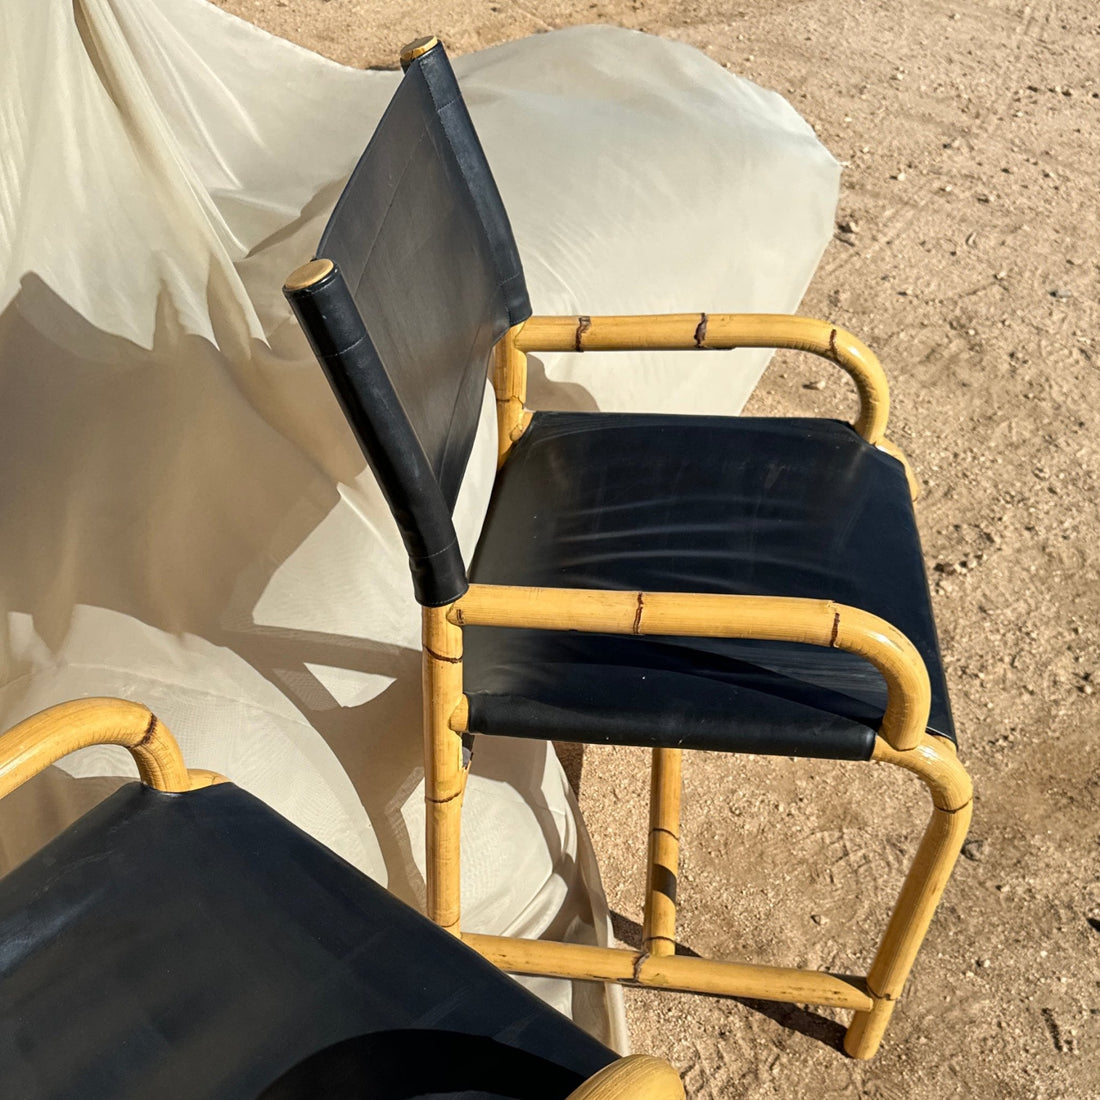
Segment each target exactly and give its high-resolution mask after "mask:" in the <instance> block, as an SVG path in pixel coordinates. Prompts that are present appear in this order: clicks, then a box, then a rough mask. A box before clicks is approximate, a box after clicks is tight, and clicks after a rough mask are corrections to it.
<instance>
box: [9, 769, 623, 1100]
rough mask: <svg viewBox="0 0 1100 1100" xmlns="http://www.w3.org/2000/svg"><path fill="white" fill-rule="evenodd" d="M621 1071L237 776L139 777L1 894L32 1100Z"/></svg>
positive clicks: (296, 1099) (16, 1071) (512, 1081)
mask: <svg viewBox="0 0 1100 1100" xmlns="http://www.w3.org/2000/svg"><path fill="white" fill-rule="evenodd" d="M615 1059H616V1055H614V1054H613V1053H612V1052H611V1051H610V1050H608V1049H607V1048H605V1047H604V1046H602V1045H601V1044H600V1043H598V1042H596V1041H595V1040H594V1039H591V1038H590V1037H589V1036H587V1035H586V1034H584V1032H582V1031H581V1030H580V1029H579V1028H577V1027H575V1026H574V1025H573V1024H572V1023H571V1022H570V1021H569V1020H567V1019H566V1018H565V1017H564V1016H562V1015H560V1014H559V1013H557V1012H555V1011H554V1010H553V1009H551V1008H549V1007H547V1006H546V1005H545V1004H544V1003H543V1002H542V1001H540V1000H538V999H537V998H536V997H534V996H532V995H531V994H530V993H528V992H527V991H526V990H524V989H523V988H521V987H520V986H519V985H517V984H516V983H515V982H513V981H512V980H511V979H510V978H508V977H507V976H505V975H504V974H502V973H500V971H498V970H497V969H496V967H494V966H492V965H491V964H490V963H488V962H486V961H485V960H484V959H482V958H481V957H480V956H479V955H478V954H477V953H476V952H474V951H472V950H471V949H470V948H468V947H465V946H463V945H462V944H461V943H459V942H458V941H457V940H456V939H455V938H454V937H453V936H451V935H449V934H448V933H446V932H444V931H442V930H441V929H439V928H438V927H437V926H435V925H434V924H432V923H431V922H430V921H429V920H427V919H426V918H424V917H422V916H420V915H419V914H418V913H416V912H414V911H413V910H411V909H410V908H409V907H408V906H406V905H404V904H402V903H401V902H400V901H398V900H397V899H396V898H394V897H393V896H392V895H390V894H388V893H387V892H386V891H385V890H383V889H382V887H380V886H378V885H377V884H376V883H374V882H372V881H371V880H370V879H368V878H367V877H366V876H364V875H362V874H361V873H360V872H358V871H357V870H356V869H355V868H353V867H351V866H350V865H349V864H347V863H345V862H344V861H343V860H341V859H340V858H339V857H337V856H335V855H333V853H332V852H330V851H329V850H328V849H327V848H325V847H323V846H322V845H320V844H318V843H317V842H316V841H314V840H312V839H311V838H310V837H309V836H307V835H306V834H305V833H303V832H301V831H300V830H299V829H297V828H295V827H294V826H292V825H291V824H290V823H289V822H287V821H286V820H284V819H283V818H281V817H280V816H279V815H278V814H276V813H275V812H274V811H273V810H271V809H269V808H268V807H267V806H266V805H264V804H263V803H262V802H260V801H258V800H257V799H255V798H253V797H252V796H251V795H249V794H247V793H246V792H244V791H242V790H240V789H239V788H237V787H235V786H233V785H231V784H222V785H219V786H214V787H208V788H205V789H202V790H197V791H191V792H186V793H182V794H166V793H162V792H160V791H156V790H153V789H151V788H149V787H145V786H143V785H141V784H138V783H134V784H128V785H127V786H125V787H123V788H121V789H120V790H119V791H118V792H117V793H116V794H114V795H113V796H112V797H111V798H110V799H108V800H107V801H106V802H104V803H102V804H101V805H100V806H98V807H97V808H96V809H94V810H93V811H91V812H90V813H88V814H87V815H85V816H84V817H83V818H81V819H80V821H79V822H77V823H76V824H75V825H73V826H72V827H71V828H70V829H69V830H67V831H66V832H65V833H64V834H62V836H61V837H59V838H58V839H57V840H56V841H54V842H53V843H52V844H50V845H48V846H47V847H46V848H45V849H43V850H42V851H41V852H39V853H38V854H37V855H36V856H34V857H32V858H31V859H30V860H28V861H27V862H26V863H25V864H23V865H22V866H20V867H19V868H17V869H16V870H15V871H13V872H12V873H11V874H10V875H8V876H7V877H5V878H4V879H3V880H0V1082H2V1084H0V1093H2V1094H3V1095H4V1096H5V1097H11V1098H12V1100H16V1098H18V1100H38V1098H42V1100H46V1098H48V1100H59V1098H62V1097H74V1098H76V1097H80V1098H85V1097H88V1098H92V1097H94V1098H96V1100H123V1098H126V1097H133V1098H135V1100H136V1098H139V1097H140V1098H142V1100H144V1098H146V1097H158V1098H165V1100H170V1098H179V1100H202V1098H209V1100H232V1098H240V1100H255V1098H256V1097H258V1096H260V1095H261V1094H263V1095H264V1096H265V1097H269V1098H270V1100H302V1098H306V1097H310V1098H313V1097H321V1096H324V1097H326V1098H329V1100H332V1098H337V1100H339V1098H341V1097H345V1096H346V1097H348V1098H349V1100H350V1097H352V1096H354V1097H357V1098H358V1097H371V1098H372V1100H399V1098H400V1100H407V1098H411V1097H434V1096H438V1097H443V1096H446V1097H448V1098H456V1097H466V1098H469V1100H474V1098H478V1100H495V1098H502V1097H532V1098H538V1100H549V1098H554V1100H562V1098H563V1097H566V1096H568V1095H569V1093H570V1092H571V1091H572V1090H573V1089H575V1088H576V1087H577V1086H578V1085H579V1084H580V1083H581V1082H582V1081H583V1080H584V1079H585V1078H587V1077H588V1076H590V1075H591V1074H592V1073H594V1072H596V1071H597V1070H599V1069H601V1068H602V1067H604V1066H606V1065H608V1064H610V1063H611V1062H613V1061H615ZM265 1090H266V1091H265Z"/></svg>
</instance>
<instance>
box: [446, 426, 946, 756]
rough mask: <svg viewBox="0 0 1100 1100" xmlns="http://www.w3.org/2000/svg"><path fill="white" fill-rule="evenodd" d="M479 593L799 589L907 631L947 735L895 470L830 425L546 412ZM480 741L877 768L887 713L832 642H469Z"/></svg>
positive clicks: (503, 497) (870, 671)
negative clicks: (487, 588)
mask: <svg viewBox="0 0 1100 1100" xmlns="http://www.w3.org/2000/svg"><path fill="white" fill-rule="evenodd" d="M471 577H472V579H474V580H475V581H477V582H479V583H485V584H516V585H537V586H547V587H578V588H615V589H631V590H633V589H637V590H650V591H666V592H668V591H683V592H693V591H694V592H726V593H738V594H748V595H781V596H804V597H811V598H818V599H831V600H835V601H837V602H839V603H846V604H852V605H853V606H855V607H859V608H862V609H864V610H866V611H869V612H872V613H873V614H876V615H879V616H881V617H882V618H884V619H886V620H887V621H889V622H891V623H893V624H894V625H895V626H897V627H898V628H899V629H901V630H902V631H903V632H904V633H905V634H906V635H907V636H908V637H909V638H910V640H911V641H912V642H913V643H914V644H915V645H916V647H917V648H918V650H919V651H920V653H921V655H922V656H923V658H924V660H925V663H926V664H927V666H928V670H929V676H930V679H931V682H932V695H933V702H932V710H931V716H930V719H929V727H930V729H931V730H932V731H933V732H935V733H939V734H942V735H945V736H948V737H952V738H953V737H954V726H953V723H952V720H951V712H950V706H949V703H948V699H947V690H946V684H945V681H944V676H943V668H942V661H941V658H940V654H939V646H938V643H937V639H936V631H935V625H934V623H933V619H932V613H931V607H930V602H929V596H928V587H927V582H926V579H925V573H924V563H923V558H922V555H921V549H920V543H919V540H918V537H917V531H916V524H915V521H914V516H913V510H912V505H911V503H910V500H909V493H908V489H907V487H906V483H905V476H904V473H903V471H902V468H901V465H900V464H899V463H898V462H897V461H896V460H895V459H893V458H891V457H890V456H888V455H886V454H884V453H883V452H881V451H879V450H877V449H876V448H874V447H871V446H869V445H868V444H866V443H865V442H864V441H863V440H862V439H860V438H859V436H857V435H856V434H855V433H854V432H853V431H852V430H851V428H849V427H848V426H847V425H846V424H842V423H840V422H838V421H830V420H773V419H755V418H724V417H694V416H692V417H685V416H660V415H643V414H600V413H537V414H536V415H535V417H534V419H533V421H532V423H531V426H530V427H529V428H528V430H527V432H526V433H525V434H524V435H523V437H522V438H521V439H520V440H519V442H518V443H517V444H516V445H515V446H514V447H513V449H512V451H511V453H510V455H509V457H508V460H507V462H506V463H505V465H504V467H503V468H502V470H501V473H500V476H499V477H498V481H497V486H496V489H495V491H494V495H493V500H492V503H491V504H490V508H489V516H488V519H487V521H486V527H485V530H484V532H483V534H482V538H481V542H480V543H479V546H478V550H477V554H476V555H475V559H474V563H473V565H472V567H471ZM466 688H467V692H468V694H469V696H470V728H471V729H472V730H474V731H475V732H481V733H492V734H510V735H517V736H532V737H557V738H560V739H563V740H578V741H600V742H611V743H629V744H642V745H654V744H683V745H685V746H688V747H698V748H713V749H725V750H728V751H737V752H761V753H764V752H768V753H776V754H784V755H798V756H825V757H832V758H839V759H856V758H865V757H867V756H868V755H869V754H870V751H871V748H872V745H873V730H874V728H875V727H876V726H877V725H878V723H879V721H880V720H881V716H882V711H883V708H884V706H885V701H886V690H885V684H884V683H883V681H882V678H881V676H880V675H879V673H878V672H877V671H876V670H875V669H874V667H873V666H871V665H870V664H869V663H867V662H866V661H864V660H862V659H861V658H858V657H854V656H852V655H850V654H846V653H843V652H841V651H839V650H833V649H824V648H820V647H815V646H804V645H792V644H784V643H769V642H753V641H744V640H723V639H687V638H645V637H642V638H638V637H617V636H610V635H586V634H580V633H567V632H555V631H534V630H497V629H489V628H476V629H468V630H467V631H466Z"/></svg>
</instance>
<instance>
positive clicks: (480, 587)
mask: <svg viewBox="0 0 1100 1100" xmlns="http://www.w3.org/2000/svg"><path fill="white" fill-rule="evenodd" d="M448 618H449V621H450V622H452V623H454V624H455V625H456V626H520V627H530V628H531V629H540V630H585V631H594V632H597V633H601V634H663V635H668V634H671V635H686V636H689V637H696V638H716V637H720V638H759V639H762V640H765V639H766V640H768V641H775V642H805V643H809V644H810V645H819V646H825V647H828V648H835V649H843V650H847V651H848V652H849V653H856V654H858V655H859V656H861V657H863V658H865V659H866V660H868V661H870V662H871V663H872V664H873V665H874V666H875V667H876V668H877V669H878V670H879V672H880V673H881V674H882V676H883V679H884V680H885V681H886V686H887V692H888V695H887V703H886V713H885V714H884V715H883V718H882V726H881V728H880V729H879V734H880V736H881V737H883V738H884V739H885V740H886V741H887V742H888V743H889V744H890V745H891V746H892V747H893V748H895V749H897V750H899V751H902V752H904V751H906V750H908V749H912V748H915V747H916V746H917V745H918V744H920V741H921V738H922V736H923V734H924V729H925V727H926V726H927V724H928V708H929V705H930V702H931V696H932V692H931V688H930V686H929V683H928V672H927V670H926V669H925V667H924V662H923V661H922V660H921V657H920V654H919V653H918V652H917V650H916V648H915V647H914V645H913V643H912V642H910V641H909V639H908V638H906V637H905V635H904V634H902V633H901V631H900V630H897V629H896V628H895V627H893V626H891V625H890V624H889V623H887V622H885V621H884V620H882V619H880V618H878V617H877V616H875V615H871V614H869V613H868V612H866V611H861V610H860V609H859V608H856V607H849V606H847V605H845V604H838V603H833V602H832V601H831V600H810V599H800V598H794V597H788V596H726V595H717V594H713V593H707V594H703V593H698V592H613V591H599V590H592V589H580V588H521V587H508V586H503V585H486V584H474V585H471V586H470V588H469V590H468V591H467V592H466V594H465V595H464V596H463V597H462V598H461V599H459V600H457V601H456V602H455V603H454V604H452V605H451V608H450V610H449V612H448Z"/></svg>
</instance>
